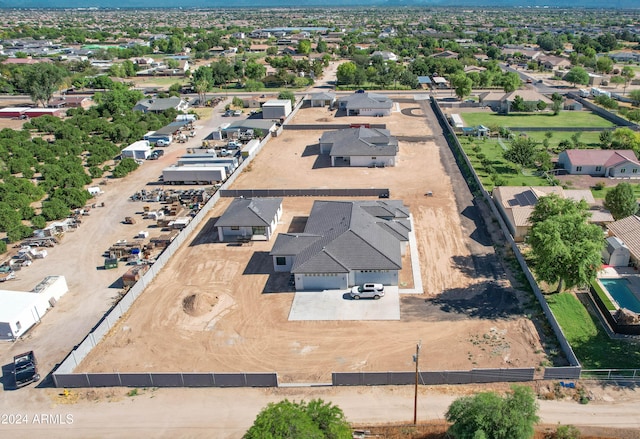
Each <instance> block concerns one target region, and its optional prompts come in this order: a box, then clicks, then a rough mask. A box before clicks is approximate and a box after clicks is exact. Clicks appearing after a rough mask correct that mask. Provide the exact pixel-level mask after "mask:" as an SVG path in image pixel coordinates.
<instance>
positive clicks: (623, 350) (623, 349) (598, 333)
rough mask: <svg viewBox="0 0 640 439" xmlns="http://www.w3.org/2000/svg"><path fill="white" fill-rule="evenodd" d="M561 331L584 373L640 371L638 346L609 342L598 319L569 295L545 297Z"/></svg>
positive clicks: (624, 342)
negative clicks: (608, 370)
mask: <svg viewBox="0 0 640 439" xmlns="http://www.w3.org/2000/svg"><path fill="white" fill-rule="evenodd" d="M547 302H548V303H549V306H550V307H551V309H552V310H553V314H554V315H555V316H556V319H557V320H558V323H559V324H560V327H561V328H562V331H563V332H564V334H565V336H566V337H567V340H568V341H569V344H570V345H571V347H572V348H573V351H574V352H575V354H576V356H577V357H578V360H579V361H580V363H581V364H582V366H583V367H584V368H586V369H605V368H617V369H636V368H638V367H640V345H639V344H638V343H637V342H633V341H628V340H612V339H610V338H609V337H608V336H607V334H606V332H605V331H604V329H603V328H602V326H601V325H600V322H599V321H598V319H597V318H596V317H594V316H592V315H591V314H589V312H587V310H586V309H585V307H584V306H583V305H582V303H581V302H580V301H579V300H578V299H577V298H576V297H575V296H573V295H572V294H570V293H561V294H554V295H551V296H547Z"/></svg>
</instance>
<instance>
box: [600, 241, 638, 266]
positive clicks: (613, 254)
mask: <svg viewBox="0 0 640 439" xmlns="http://www.w3.org/2000/svg"><path fill="white" fill-rule="evenodd" d="M606 243H607V245H606V246H605V248H604V249H603V250H602V256H603V258H604V262H605V264H607V265H611V266H612V267H628V266H629V259H630V257H631V252H630V251H629V247H627V246H626V245H625V244H624V242H622V240H621V239H620V238H618V237H617V236H610V237H609V238H607V239H606Z"/></svg>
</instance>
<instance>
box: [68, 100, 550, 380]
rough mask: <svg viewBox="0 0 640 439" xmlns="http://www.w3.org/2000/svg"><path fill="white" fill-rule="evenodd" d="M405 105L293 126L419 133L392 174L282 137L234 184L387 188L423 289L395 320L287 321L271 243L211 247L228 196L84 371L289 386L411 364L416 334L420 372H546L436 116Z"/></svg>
mask: <svg viewBox="0 0 640 439" xmlns="http://www.w3.org/2000/svg"><path fill="white" fill-rule="evenodd" d="M400 107H401V108H400V109H401V110H402V111H401V112H394V114H393V115H392V116H391V117H389V118H370V119H369V118H366V117H360V118H357V119H356V118H353V117H352V118H340V117H334V116H333V113H331V112H328V111H327V109H326V108H324V109H303V110H301V111H300V112H299V113H298V115H297V116H296V118H295V120H294V121H293V123H294V124H301V123H309V122H313V121H315V122H318V123H322V122H327V121H331V122H333V123H352V122H358V123H366V122H372V123H381V122H384V123H386V124H387V126H388V127H389V128H390V129H391V133H392V134H394V135H397V136H401V139H405V138H411V139H412V141H402V140H401V142H400V153H399V159H398V164H397V166H396V167H393V168H382V169H381V168H377V169H370V168H332V167H329V166H327V163H325V160H324V159H323V158H320V157H318V145H317V140H316V139H318V138H319V137H320V135H321V134H322V132H321V131H317V132H315V131H290V130H285V131H284V132H283V134H282V135H281V136H279V137H278V138H276V139H273V140H272V141H270V142H269V144H268V145H267V146H266V147H265V148H264V149H263V151H262V152H261V153H260V154H259V155H258V156H257V158H256V159H255V161H254V163H253V164H252V166H251V168H250V170H247V171H246V172H245V173H244V174H243V175H241V176H240V177H239V178H238V180H237V183H236V184H235V186H234V187H236V188H269V187H271V188H287V187H292V188H308V187H312V188H313V187H335V188H349V187H389V188H390V189H391V198H394V199H401V200H403V201H404V203H405V204H406V205H407V206H409V207H410V210H411V213H412V215H413V217H414V227H415V229H416V237H417V241H418V250H419V256H420V265H421V275H422V281H423V284H424V288H425V294H424V295H421V296H413V297H404V298H403V299H402V300H401V305H400V306H401V308H400V309H401V320H400V321H396V322H357V321H356V322H339V321H302V322H289V321H288V320H287V316H288V313H289V308H290V306H291V303H292V299H293V294H294V293H293V292H290V291H281V290H280V291H281V292H276V293H271V292H270V291H272V290H273V288H271V287H270V286H271V285H274V284H275V283H277V282H275V281H277V278H278V276H276V275H275V274H274V273H273V271H272V268H271V261H270V258H269V256H268V252H269V250H270V248H271V245H272V243H271V242H255V243H253V244H252V245H250V246H231V245H228V244H224V243H219V242H216V239H215V234H214V230H213V224H214V222H215V220H216V219H217V217H219V215H221V214H222V212H224V210H225V208H226V207H227V206H228V204H229V202H230V199H226V200H222V201H221V202H220V203H218V205H217V206H216V207H215V208H214V209H213V210H212V213H211V215H210V218H209V219H208V220H207V221H204V222H203V223H202V226H201V227H200V229H199V230H198V231H197V232H196V234H195V235H194V237H193V240H192V241H191V244H190V245H188V246H185V247H183V248H182V249H180V251H179V252H178V253H176V255H175V256H174V257H173V259H172V261H171V262H170V263H169V264H168V266H167V267H166V268H165V269H164V270H163V272H162V273H161V274H160V275H159V276H158V277H157V278H156V280H155V281H154V282H153V284H152V285H151V286H150V287H149V288H148V289H147V291H146V292H145V293H144V294H143V295H142V296H141V297H140V298H139V299H138V301H137V303H136V304H135V305H134V306H133V307H132V308H131V310H130V312H129V313H128V315H127V316H126V317H125V318H124V319H122V321H121V322H120V323H119V325H118V326H117V327H115V328H114V330H112V332H111V334H110V336H109V337H108V338H107V339H106V340H105V341H103V342H102V343H101V344H100V346H99V347H98V348H97V349H95V350H94V351H93V352H92V353H91V354H90V355H89V356H88V357H87V359H86V360H85V361H84V362H83V363H82V364H81V366H80V368H79V371H104V372H107V371H114V370H118V371H176V370H179V371H217V372H233V371H255V372H258V371H277V372H278V374H279V377H280V381H281V382H327V381H330V373H331V372H332V371H383V370H411V369H412V367H413V363H412V354H413V352H414V350H415V343H416V342H417V341H419V340H422V342H423V347H424V348H426V349H425V351H424V352H425V355H424V358H423V360H422V362H421V367H422V368H423V369H424V370H439V369H468V368H473V367H510V366H512V367H515V366H537V365H538V364H539V363H540V361H541V360H542V359H543V358H544V354H543V353H541V352H542V347H541V344H540V341H539V338H538V335H537V333H536V330H535V328H534V326H533V324H532V323H531V322H530V321H529V320H528V319H526V318H524V317H522V315H521V314H519V312H518V311H516V309H517V299H516V297H515V294H514V292H513V289H512V288H511V287H510V286H509V284H508V282H507V281H505V280H504V273H502V270H501V268H500V267H499V264H496V263H495V260H494V258H495V255H494V254H493V248H492V247H491V242H490V241H489V240H487V238H486V232H485V231H484V230H483V226H482V224H483V223H482V221H480V220H478V219H477V218H473V216H474V214H473V206H459V204H460V200H461V193H463V192H468V191H467V189H466V187H464V186H461V185H459V183H457V182H456V185H457V186H456V187H455V190H454V186H453V185H452V180H451V178H450V177H449V175H448V174H449V173H450V172H451V169H452V168H451V158H450V153H449V151H448V150H446V148H447V147H446V145H444V144H442V142H441V141H437V142H435V141H434V132H433V129H434V128H436V129H437V124H436V123H435V122H432V121H431V120H430V118H431V116H430V117H429V118H427V117H426V116H425V115H426V111H430V110H427V108H426V107H422V108H421V105H420V104H418V103H403V104H400ZM354 119H355V120H354ZM435 138H438V139H440V137H439V133H438V132H436V136H435ZM420 139H423V140H422V141H421V140H420ZM442 148H445V149H442ZM441 149H442V150H441ZM445 167H446V168H447V170H445ZM427 191H432V192H433V196H429V197H427V196H425V193H426V192H427ZM455 192H459V193H458V194H457V198H458V200H456V193H455ZM312 202H313V200H312V199H309V198H301V199H299V198H286V199H285V200H284V203H283V209H284V216H283V218H282V221H281V224H280V225H279V226H278V230H277V231H278V232H285V231H287V230H288V229H289V227H290V226H291V222H292V219H293V218H295V217H300V216H302V217H304V216H306V215H308V213H309V211H310V208H311V205H312ZM461 213H462V215H461ZM470 219H471V220H472V221H469V220H470ZM474 221H475V222H474ZM476 227H477V228H476ZM403 271H404V272H405V273H403V276H407V273H406V271H407V270H403Z"/></svg>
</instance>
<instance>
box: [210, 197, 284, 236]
mask: <svg viewBox="0 0 640 439" xmlns="http://www.w3.org/2000/svg"><path fill="white" fill-rule="evenodd" d="M281 217H282V198H234V200H233V201H232V202H231V204H230V205H229V207H227V210H225V212H224V213H223V214H222V216H221V217H220V218H219V219H218V221H216V223H215V224H214V227H215V228H216V229H217V230H218V239H219V240H220V241H222V242H224V241H237V240H251V241H268V240H269V239H271V236H272V235H273V233H274V231H275V229H276V226H277V224H278V221H279V220H280V218H281Z"/></svg>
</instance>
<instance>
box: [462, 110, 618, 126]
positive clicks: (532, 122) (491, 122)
mask: <svg viewBox="0 0 640 439" xmlns="http://www.w3.org/2000/svg"><path fill="white" fill-rule="evenodd" d="M460 116H461V117H462V119H463V120H464V122H465V124H466V125H467V126H477V125H484V126H487V127H490V126H499V127H523V128H525V127H547V128H561V127H567V128H572V127H601V128H607V127H612V126H613V124H612V123H611V122H609V121H608V120H606V119H603V118H601V117H600V116H597V115H596V114H594V113H591V112H589V111H562V112H560V114H558V115H556V116H554V115H553V114H552V113H525V114H523V113H511V114H506V115H505V114H496V113H488V112H469V113H467V112H463V113H460Z"/></svg>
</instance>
